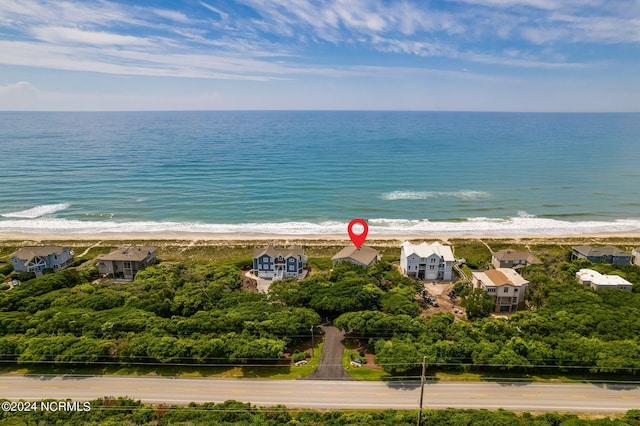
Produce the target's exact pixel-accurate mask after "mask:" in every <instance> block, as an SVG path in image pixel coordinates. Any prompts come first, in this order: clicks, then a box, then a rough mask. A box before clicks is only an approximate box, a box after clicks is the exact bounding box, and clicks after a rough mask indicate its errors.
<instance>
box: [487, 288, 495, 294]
mask: <svg viewBox="0 0 640 426" xmlns="http://www.w3.org/2000/svg"><path fill="white" fill-rule="evenodd" d="M487 292H488V293H495V292H496V289H495V288H488V289H487Z"/></svg>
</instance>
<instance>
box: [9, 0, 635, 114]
mask: <svg viewBox="0 0 640 426" xmlns="http://www.w3.org/2000/svg"><path fill="white" fill-rule="evenodd" d="M157 109H163V110H183V109H199V110H200V109H212V110H218V109H379V110H472V111H475V110H484V111H640V0H439V1H438V0H431V1H428V0H415V1H413V0H397V1H396V0H313V1H312V0H235V1H231V0H229V1H219V0H183V1H159V0H156V1H144V2H139V1H137V2H133V1H106V0H105V1H86V0H85V1H78V0H2V1H0V110H157Z"/></svg>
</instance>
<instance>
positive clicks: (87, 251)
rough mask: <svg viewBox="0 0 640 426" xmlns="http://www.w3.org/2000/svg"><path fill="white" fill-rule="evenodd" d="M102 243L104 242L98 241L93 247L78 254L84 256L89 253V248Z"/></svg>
mask: <svg viewBox="0 0 640 426" xmlns="http://www.w3.org/2000/svg"><path fill="white" fill-rule="evenodd" d="M100 244H102V241H98V242H97V243H95V244H94V245H92V246H91V247H89V248H87V249H86V250H85V251H83V252H82V253H80V254H79V255H78V257H82V256H84V255H86V254H87V253H89V250H91V249H92V248H95V247H98V246H99V245H100Z"/></svg>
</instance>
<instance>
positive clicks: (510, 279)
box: [473, 268, 529, 287]
mask: <svg viewBox="0 0 640 426" xmlns="http://www.w3.org/2000/svg"><path fill="white" fill-rule="evenodd" d="M473 274H474V275H476V276H477V277H478V278H479V279H480V280H481V281H483V282H484V283H485V284H489V285H495V286H496V287H500V286H503V285H512V286H514V287H520V286H522V285H524V284H529V281H527V280H525V279H524V278H522V277H521V276H520V274H518V273H517V272H516V271H514V270H513V269H510V268H497V269H489V270H487V271H484V272H473ZM485 278H486V279H485Z"/></svg>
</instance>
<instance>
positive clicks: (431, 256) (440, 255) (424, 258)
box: [400, 241, 454, 281]
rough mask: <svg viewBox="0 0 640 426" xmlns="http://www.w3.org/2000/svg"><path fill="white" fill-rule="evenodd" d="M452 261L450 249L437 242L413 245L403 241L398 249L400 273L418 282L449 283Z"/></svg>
mask: <svg viewBox="0 0 640 426" xmlns="http://www.w3.org/2000/svg"><path fill="white" fill-rule="evenodd" d="M453 260H454V258H453V252H452V251H451V247H450V246H445V245H442V244H440V243H438V242H435V243H433V244H428V243H422V244H418V245H415V244H411V243H410V242H409V241H405V242H404V243H402V246H401V248H400V269H401V270H402V273H403V274H405V275H406V276H408V277H412V278H417V279H419V280H444V281H450V280H451V276H452V269H453Z"/></svg>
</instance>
